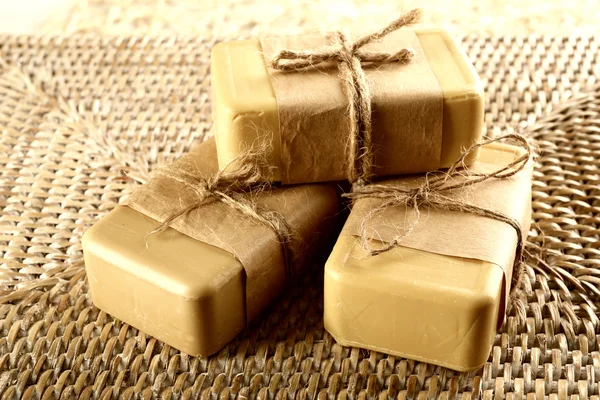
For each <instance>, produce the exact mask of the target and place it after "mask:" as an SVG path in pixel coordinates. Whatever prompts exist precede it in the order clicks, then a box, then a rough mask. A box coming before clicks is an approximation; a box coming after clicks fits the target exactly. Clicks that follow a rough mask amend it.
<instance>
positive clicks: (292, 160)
mask: <svg viewBox="0 0 600 400" xmlns="http://www.w3.org/2000/svg"><path fill="white" fill-rule="evenodd" d="M319 38H320V36H319ZM321 39H322V38H321ZM321 42H323V40H321ZM321 42H319V40H317V39H315V37H314V36H307V37H293V38H278V39H261V40H243V41H233V42H225V43H219V44H217V45H216V46H214V48H213V50H212V60H211V71H212V72H211V74H212V105H213V117H214V118H213V119H214V123H215V136H216V140H217V147H218V154H219V165H220V166H221V167H223V166H225V165H227V164H228V163H229V162H231V161H232V160H233V159H235V158H236V157H238V156H239V155H240V153H243V152H245V151H247V149H248V148H249V147H252V146H255V145H259V144H260V145H261V146H264V145H265V143H266V144H267V145H266V147H268V159H269V162H270V163H271V165H272V167H273V168H272V172H271V175H270V176H268V177H266V178H268V179H272V180H276V181H282V182H283V183H284V184H285V183H306V182H319V181H332V180H343V179H346V165H347V163H346V159H347V144H348V135H349V121H348V115H347V104H348V102H347V99H346V98H345V96H344V95H343V93H342V86H341V83H340V82H339V76H338V72H337V70H336V69H335V68H334V67H332V68H329V69H327V70H322V69H317V70H310V71H303V72H281V71H273V69H272V68H270V67H268V66H267V65H268V64H269V61H270V59H271V57H272V55H273V54H274V53H275V52H277V51H278V50H281V49H282V48H284V47H285V48H292V49H296V48H304V49H313V48H314V47H318V48H322V47H323V46H324V45H325V44H323V43H324V42H323V43H321ZM315 43H316V44H315ZM369 46H372V45H369ZM390 46H391V48H390ZM403 47H411V48H412V49H413V50H415V54H416V55H415V58H414V59H413V61H412V62H411V63H409V64H408V65H384V66H380V67H377V68H369V67H368V66H367V67H365V68H364V70H365V73H366V75H367V78H368V80H369V82H370V85H371V92H372V96H373V98H372V104H373V124H374V125H373V141H374V146H373V152H374V164H375V171H374V172H375V174H376V175H379V176H387V175H397V174H407V173H417V172H425V171H430V170H435V169H437V168H444V167H448V166H450V165H451V164H452V163H453V162H454V161H455V160H456V159H457V158H458V157H459V156H460V153H461V150H462V149H464V148H467V147H469V146H470V145H471V144H472V143H474V142H476V141H477V140H478V139H479V138H480V136H481V131H482V126H483V110H484V95H483V86H482V83H481V81H480V79H479V77H478V75H477V73H476V72H475V70H474V68H473V66H472V64H471V63H470V61H469V59H468V57H467V55H466V54H465V53H464V52H463V51H462V49H461V48H460V47H459V45H458V43H456V42H455V41H454V40H453V39H452V37H451V36H450V35H449V34H448V33H447V32H445V31H442V30H434V29H425V30H423V29H422V30H415V31H399V32H394V33H392V34H391V35H390V36H389V37H387V38H385V39H384V40H383V43H381V44H380V45H379V47H377V46H375V47H372V48H367V50H375V51H376V50H382V49H384V50H389V51H397V50H399V49H400V48H403ZM423 79H425V82H428V84H427V85H425V84H424V83H423V82H424V81H423ZM429 80H431V81H433V82H429ZM430 85H433V86H435V87H437V91H438V92H439V93H437V92H436V91H435V90H433V89H431V90H429V91H428V88H429V86H430ZM435 96H439V105H436V104H433V105H432V107H433V108H434V109H435V110H436V111H435V112H433V114H435V115H426V114H427V113H428V108H427V107H428V106H427V104H429V103H428V102H429V101H430V100H431V101H433V102H434V103H435V102H436V100H438V99H437V97H435ZM430 97H435V98H432V99H430ZM436 107H437V108H436ZM426 111H427V112H426ZM431 124H433V125H431ZM433 127H435V129H433ZM432 130H433V131H432ZM476 156H477V154H476V153H474V154H473V157H471V158H469V159H467V160H466V161H467V162H471V161H473V160H474V159H475V158H476Z"/></svg>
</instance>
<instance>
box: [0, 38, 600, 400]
mask: <svg viewBox="0 0 600 400" xmlns="http://www.w3.org/2000/svg"><path fill="white" fill-rule="evenodd" d="M463 45H464V47H465V49H466V50H467V51H468V53H469V54H470V56H471V58H472V60H473V62H474V64H475V65H476V68H477V69H478V71H479V73H480V74H481V76H482V78H483V79H484V84H485V86H486V88H487V97H488V102H487V107H486V112H487V113H486V130H487V133H488V134H498V133H501V132H510V131H513V130H522V129H524V128H525V127H526V126H528V127H529V128H528V130H529V134H531V135H535V136H536V138H537V139H538V145H539V147H540V151H541V154H542V156H541V157H540V159H539V160H538V163H537V167H536V172H535V177H534V179H535V182H534V199H533V200H534V201H533V207H534V214H533V217H534V222H535V224H534V227H533V229H532V232H531V235H530V241H531V243H532V244H534V245H538V246H540V247H543V249H544V251H543V252H541V253H540V256H541V258H542V259H543V260H545V261H546V262H547V263H548V264H550V266H551V268H550V270H556V271H562V272H561V273H562V274H563V275H562V277H561V279H557V278H556V276H554V275H553V274H551V273H548V272H544V270H542V269H540V268H538V266H536V265H535V264H533V263H532V264H530V265H528V267H527V276H526V279H525V283H524V286H523V292H522V294H521V302H520V303H519V304H518V305H519V307H516V308H515V309H514V310H513V312H512V314H511V315H510V316H509V318H508V321H507V323H506V324H505V326H504V328H503V330H502V331H501V332H500V333H499V334H498V335H497V337H496V341H495V345H494V348H493V350H492V352H491V354H490V357H489V360H488V362H487V363H486V364H485V366H484V367H483V368H482V369H481V370H479V371H476V372H472V373H464V374H459V373H456V372H453V371H450V370H446V369H443V368H439V367H434V366H431V365H427V364H422V363H417V362H414V361H411V360H406V359H401V358H398V357H392V356H387V355H385V354H380V353H376V352H367V351H363V350H359V349H353V348H346V347H342V346H340V345H338V344H336V343H335V341H334V340H333V339H332V338H331V336H330V335H328V334H327V333H326V332H325V331H324V330H323V325H322V289H321V288H322V266H315V267H314V268H313V269H312V270H311V272H310V273H309V274H307V275H306V276H305V278H304V280H303V281H302V282H301V283H299V284H298V285H297V286H296V287H295V288H294V289H293V290H292V291H291V293H289V294H288V295H286V296H285V297H283V298H282V299H281V300H280V301H278V302H277V304H275V305H274V306H273V307H272V309H270V310H269V311H268V312H266V313H265V315H264V316H263V317H262V318H259V320H258V321H256V322H255V323H254V324H253V325H252V326H250V327H249V328H248V329H246V330H245V331H244V332H243V333H242V334H241V335H240V336H239V337H238V338H237V339H236V340H234V342H232V343H231V344H230V345H229V346H227V347H226V348H225V349H223V351H221V352H220V353H219V354H218V355H216V356H214V357H211V358H209V359H202V358H193V357H189V356H187V355H184V354H181V353H179V352H177V351H175V350H174V349H172V348H170V347H169V346H166V345H163V344H162V343H160V342H158V341H156V340H155V339H153V338H151V337H148V336H147V335H145V334H143V333H141V332H139V331H137V330H136V329H133V328H131V327H129V326H127V325H124V324H122V323H121V322H120V321H116V320H114V319H113V318H112V317H110V316H109V315H106V314H105V313H103V312H101V311H99V310H98V309H96V308H95V307H93V306H92V304H91V302H90V300H89V298H88V296H87V283H86V280H85V272H84V270H83V265H82V251H81V244H80V237H81V234H82V233H83V232H84V231H85V229H86V228H88V227H89V226H91V224H93V223H94V221H96V220H97V219H98V218H99V217H100V216H101V215H103V214H104V213H106V212H107V211H108V210H110V209H112V208H113V207H114V206H115V205H116V204H117V203H118V202H119V201H120V200H122V199H123V198H124V197H125V196H127V195H128V193H130V191H131V190H132V189H134V188H135V187H136V186H137V185H139V184H140V183H141V182H144V181H145V180H146V179H147V177H148V175H149V172H150V171H151V169H152V166H153V165H155V164H156V163H158V162H163V161H170V160H172V159H174V158H175V157H177V156H178V155H180V154H182V153H183V152H184V151H186V149H187V148H189V146H190V144H191V142H192V141H194V140H200V139H202V138H203V137H205V135H207V134H208V131H209V129H210V104H209V101H210V100H209V97H208V93H209V80H208V77H209V71H208V69H209V68H208V62H209V51H210V46H211V42H210V41H206V40H202V39H199V38H178V39H176V38H170V37H162V38H160V37H154V38H148V37H125V38H99V37H94V36H88V35H79V36H71V37H26V36H25V37H11V36H3V37H0V54H1V60H2V64H1V65H0V132H1V134H0V207H1V212H0V255H1V257H2V260H1V265H0V291H1V292H0V398H6V399H11V398H26V399H30V398H31V399H33V398H43V399H52V398H64V399H69V398H77V397H79V398H102V399H104V398H107V399H108V398H115V399H116V398H125V399H132V398H144V399H146V398H165V399H176V398H184V399H187V398H198V397H199V398H202V399H207V400H208V399H213V400H216V399H221V400H225V399H238V398H239V399H261V400H267V399H280V400H283V399H299V400H302V399H318V400H333V399H340V400H344V399H360V400H363V399H364V400H367V399H379V400H385V399H395V398H398V399H404V398H418V399H428V398H436V397H440V398H464V399H468V398H478V397H480V396H482V397H483V398H494V396H496V397H498V398H503V397H506V398H524V397H526V398H544V397H546V398H559V399H565V398H581V399H583V398H588V397H592V398H599V394H600V393H599V390H598V383H597V380H598V379H600V335H599V333H600V320H599V318H598V305H599V304H600V303H598V302H597V301H596V300H595V299H594V298H590V297H589V296H588V295H586V294H584V292H582V291H581V290H579V289H576V285H583V286H585V287H586V288H587V289H588V291H592V292H593V291H594V290H597V287H598V286H600V285H599V283H600V273H599V271H600V240H599V235H600V189H599V183H600V87H598V86H597V85H596V77H597V76H600V70H599V65H600V63H599V62H598V61H599V60H598V58H599V57H600V56H599V55H598V54H599V51H598V50H599V41H598V39H596V38H594V37H577V38H575V37H574V38H551V37H541V36H531V37H476V36H468V37H466V38H465V39H464V41H463ZM584 88H587V90H589V92H586V93H587V94H586V93H583V94H581V93H580V92H583V89H584ZM568 98H572V99H571V100H567V99H568ZM565 101H566V102H565ZM553 108H554V111H552V112H551V110H552V109H553ZM558 268H560V269H558ZM545 271H548V269H547V268H546V269H545ZM565 281H566V282H568V283H567V284H564V283H563V282H565ZM571 281H572V282H571ZM565 285H566V286H568V287H569V288H570V289H571V290H570V291H566V290H564V288H565V287H566V286H565ZM519 312H522V313H524V315H525V317H524V318H521V317H519Z"/></svg>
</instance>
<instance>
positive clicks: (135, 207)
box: [82, 139, 341, 356]
mask: <svg viewBox="0 0 600 400" xmlns="http://www.w3.org/2000/svg"><path fill="white" fill-rule="evenodd" d="M175 167H176V169H177V170H182V171H185V172H186V173H187V174H193V175H195V176H198V177H201V178H207V177H209V176H212V175H213V174H214V173H215V172H216V171H217V169H218V167H217V154H216V147H215V142H214V140H213V139H209V140H208V141H206V142H204V143H201V144H199V145H197V146H196V147H194V148H193V149H192V150H191V151H190V152H189V153H188V154H186V155H185V156H183V157H182V158H180V159H179V160H177V161H176V164H175ZM253 200H255V201H256V203H257V204H259V205H260V206H261V207H263V208H264V209H266V210H270V211H273V212H277V213H279V214H280V215H281V216H283V218H285V220H286V221H287V223H288V224H289V225H290V226H291V227H292V230H293V233H294V237H293V239H292V242H291V245H292V246H293V250H294V256H295V257H294V261H295V263H294V264H293V265H292V271H290V268H288V267H290V265H286V262H285V254H284V251H283V247H282V243H281V242H280V241H279V240H278V236H277V235H276V234H275V232H274V231H273V230H272V229H270V228H268V227H266V226H265V225H262V224H260V223H258V222H257V221H255V220H253V219H252V218H251V217H248V216H246V215H243V214H242V213H241V212H240V211H238V210H237V209H234V208H232V207H230V206H228V205H226V204H224V203H223V202H220V201H213V202H206V204H203V205H202V206H200V207H198V208H196V209H194V210H192V211H190V212H189V213H187V214H186V215H185V216H183V217H182V218H179V219H177V220H175V221H174V222H173V223H172V224H171V225H170V226H169V227H168V228H167V229H166V230H164V231H162V232H159V233H155V234H151V235H150V234H149V233H150V232H152V231H153V230H154V229H156V228H157V227H158V226H159V225H160V222H159V221H165V220H166V219H167V218H168V217H169V216H170V215H172V214H173V213H174V212H176V211H177V210H180V209H183V208H185V207H187V206H189V205H190V204H193V203H194V201H197V193H196V192H195V190H194V188H193V187H190V186H189V185H185V184H183V183H182V182H181V181H179V180H177V179H172V178H167V177H161V176H160V175H157V176H156V177H155V178H153V179H152V180H151V181H150V182H148V183H147V184H146V185H144V186H142V187H140V188H138V190H137V191H135V192H134V193H133V194H132V195H131V197H130V198H129V200H128V201H127V202H126V203H125V204H122V205H118V206H117V207H116V208H115V209H114V210H113V211H111V212H110V213H108V214H107V215H106V216H104V217H103V218H102V219H101V220H100V221H98V222H97V223H96V224H95V225H94V226H92V227H91V228H90V229H89V230H88V231H87V232H86V233H85V234H84V236H83V239H82V241H83V250H84V256H85V264H86V270H87V274H88V281H89V285H90V293H91V297H92V300H93V302H94V304H95V305H96V306H97V307H98V308H100V309H102V310H104V311H106V312H108V313H109V314H111V315H113V316H114V317H116V318H118V319H120V320H122V321H124V322H126V323H128V324H130V325H131V326H133V327H135V328H138V329H140V330H142V331H144V332H146V333H148V334H150V335H152V336H154V337H156V338H157V339H160V340H162V341H164V342H165V343H167V344H169V345H171V346H173V347H175V348H177V349H179V350H181V351H183V352H185V353H187V354H190V355H205V356H206V355H210V354H213V353H215V352H217V351H219V350H220V349H221V348H222V347H223V346H224V345H225V344H226V343H227V342H229V341H230V340H231V339H233V338H234V337H235V336H236V335H237V334H238V333H239V332H240V331H241V330H242V329H243V328H244V327H245V326H246V324H247V323H248V322H249V321H250V320H252V319H253V318H254V317H256V316H257V315H258V314H259V313H260V312H261V311H262V310H263V309H264V308H265V307H266V306H267V305H269V304H270V303H271V302H272V301H273V300H274V299H275V298H276V297H277V296H279V295H280V294H281V293H282V291H283V289H284V288H285V287H286V284H287V283H289V281H290V279H292V278H293V276H296V275H295V274H299V273H301V272H302V269H303V268H305V267H306V266H307V265H310V264H309V263H310V262H311V258H312V257H313V256H315V255H317V254H319V253H320V252H323V251H328V250H330V249H331V248H330V247H328V246H330V245H332V244H333V243H334V242H335V237H336V236H337V233H339V230H337V229H338V227H339V225H341V224H340V223H339V211H340V207H339V193H338V188H337V186H336V185H335V184H312V185H300V186H289V187H285V188H280V189H277V188H275V189H272V190H270V191H265V192H261V193H260V194H258V195H256V196H255V198H253ZM326 254H327V253H325V255H326Z"/></svg>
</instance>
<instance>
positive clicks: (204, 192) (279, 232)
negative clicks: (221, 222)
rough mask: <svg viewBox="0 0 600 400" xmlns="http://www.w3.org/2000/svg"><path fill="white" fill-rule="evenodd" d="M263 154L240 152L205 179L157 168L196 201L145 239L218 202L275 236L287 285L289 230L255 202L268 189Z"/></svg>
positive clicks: (290, 249) (276, 214) (289, 275)
mask: <svg viewBox="0 0 600 400" xmlns="http://www.w3.org/2000/svg"><path fill="white" fill-rule="evenodd" d="M264 154H265V152H264V151H263V150H262V149H261V150H257V151H256V152H246V153H243V154H242V155H241V156H239V157H237V158H235V159H234V160H233V161H231V162H230V163H229V164H228V165H227V166H225V167H224V168H222V169H220V170H219V171H218V172H217V173H215V174H214V175H212V176H210V177H208V178H204V177H201V176H198V175H196V174H193V173H190V172H189V171H186V170H184V169H180V168H176V167H175V166H174V165H173V164H168V165H161V166H159V167H157V168H156V169H155V171H154V173H155V174H156V175H157V176H160V177H163V178H167V179H172V180H175V181H177V182H179V183H181V184H183V185H184V186H186V187H187V188H189V189H191V190H192V191H193V192H194V193H195V196H196V198H195V200H194V202H193V203H191V204H189V205H187V206H186V207H183V208H181V209H179V210H177V211H175V212H173V213H171V214H170V215H169V216H168V217H167V218H166V219H165V220H164V221H163V222H162V223H161V224H160V225H159V226H158V227H156V228H155V229H154V230H152V231H151V232H150V233H149V234H148V236H151V235H155V234H158V233H160V232H163V231H165V230H166V229H167V228H169V227H170V226H172V225H173V223H175V221H177V220H179V219H181V218H184V217H185V216H186V215H188V214H189V213H191V212H193V211H194V210H197V209H198V208H200V207H203V206H205V205H207V204H210V203H213V202H221V203H223V204H225V205H227V206H229V207H231V208H232V209H234V210H237V211H238V212H240V213H241V214H242V215H245V216H247V217H249V218H251V219H253V220H254V221H256V222H257V223H259V224H261V225H263V226H266V227H267V228H269V229H270V230H271V231H273V232H274V233H275V235H276V236H277V240H278V242H279V243H280V244H281V252H282V256H283V261H284V266H285V274H286V279H287V281H288V282H289V281H290V280H291V278H292V276H293V271H294V269H293V264H294V261H295V252H294V247H293V241H294V232H293V229H292V227H291V225H290V224H289V223H288V222H287V220H286V219H285V217H284V216H283V215H282V214H281V213H279V212H277V211H273V210H270V209H267V208H266V207H264V206H262V205H260V204H258V203H257V202H256V201H255V197H256V196H257V195H258V194H260V193H264V192H267V191H269V190H270V189H271V183H270V182H264V180H263V178H262V177H263V176H264V174H263V173H262V171H263V170H264V168H266V167H267V165H268V164H267V163H266V161H265V160H264ZM234 166H235V167H234Z"/></svg>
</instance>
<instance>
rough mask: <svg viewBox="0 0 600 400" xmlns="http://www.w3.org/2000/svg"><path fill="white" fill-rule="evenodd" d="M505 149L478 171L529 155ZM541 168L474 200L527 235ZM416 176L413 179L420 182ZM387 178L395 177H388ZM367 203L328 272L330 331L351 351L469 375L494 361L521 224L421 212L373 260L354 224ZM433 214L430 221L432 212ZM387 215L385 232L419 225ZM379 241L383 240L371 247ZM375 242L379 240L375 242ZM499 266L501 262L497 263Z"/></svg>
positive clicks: (494, 150)
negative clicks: (495, 203) (493, 202)
mask: <svg viewBox="0 0 600 400" xmlns="http://www.w3.org/2000/svg"><path fill="white" fill-rule="evenodd" d="M520 150H521V149H520V148H518V147H515V146H510V145H505V144H490V145H486V146H485V147H484V148H483V149H482V150H481V153H480V159H479V160H478V161H477V162H476V163H475V164H473V166H472V168H473V170H475V171H479V172H482V171H483V170H478V168H483V167H485V168H487V169H485V171H487V172H489V170H490V167H491V168H492V169H496V167H497V166H499V165H502V166H504V165H506V164H508V163H509V162H511V161H513V160H514V159H515V158H516V157H518V156H521V155H522V154H523V152H522V151H520ZM531 173H532V169H531V163H529V164H528V166H527V167H526V169H525V170H523V171H521V172H519V173H518V174H517V175H516V176H514V177H512V178H510V179H505V180H496V181H486V182H484V183H479V184H478V185H477V187H476V188H474V189H473V191H472V192H468V194H465V196H466V198H468V199H470V200H472V201H473V202H475V201H477V202H479V204H483V205H485V204H489V203H490V201H489V200H490V199H492V198H493V197H494V196H495V195H497V197H499V198H502V199H503V200H502V203H503V205H502V206H501V210H499V209H498V208H496V210H497V211H501V212H503V213H505V214H508V215H510V216H512V217H513V218H514V219H515V220H517V221H519V223H520V226H521V227H522V231H523V232H524V233H525V237H526V234H527V232H528V230H529V224H530V210H531ZM415 179H418V178H415V177H411V178H405V179H404V180H402V181H400V180H399V181H397V182H399V183H400V182H402V184H410V182H411V181H414V180H415ZM384 182H385V181H384ZM364 201H367V200H358V201H356V203H355V205H354V209H353V210H352V212H351V213H350V216H349V218H348V221H347V222H346V225H345V227H344V230H343V231H342V234H341V235H340V237H339V239H338V241H337V243H336V245H335V246H334V249H333V251H332V253H331V255H330V257H329V259H328V261H327V263H326V266H325V289H324V290H325V300H324V302H325V303H324V307H325V311H324V325H325V328H326V329H327V331H329V332H330V333H331V335H332V336H333V337H334V338H335V339H336V340H337V341H338V342H339V343H341V344H342V345H346V346H355V347H361V348H365V349H369V350H376V351H381V352H384V353H389V354H394V355H398V356H403V357H408V358H411V359H415V360H418V361H424V362H428V363H432V364H437V365H441V366H444V367H449V368H452V369H455V370H459V371H469V370H473V369H476V368H478V367H480V366H481V365H482V364H483V363H484V362H485V361H486V360H487V358H488V355H489V352H490V349H491V347H492V344H493V340H494V336H495V334H496V331H497V330H498V329H499V328H500V327H501V325H502V323H503V321H504V310H505V307H506V301H507V293H508V290H509V289H510V283H511V274H512V269H513V263H514V258H515V251H516V243H517V235H516V231H515V229H514V228H513V227H511V226H509V225H508V224H505V223H503V222H499V221H494V220H491V219H487V218H484V217H479V216H475V215H471V214H466V213H458V212H448V211H445V212H444V211H439V210H436V209H435V208H430V209H427V210H421V213H422V218H421V219H420V220H419V222H418V224H417V225H416V226H415V227H414V228H413V229H412V231H411V232H410V233H408V234H407V236H406V238H405V239H403V240H402V241H401V242H400V245H398V246H396V247H394V248H392V249H391V250H389V251H387V252H383V253H381V254H377V255H372V256H371V255H369V254H368V253H367V252H366V250H365V249H364V248H363V245H362V243H361V241H360V238H359V237H358V235H356V234H355V231H354V232H351V231H349V230H348V229H347V228H348V226H350V225H354V226H356V225H357V224H360V222H361V221H362V220H361V216H360V215H357V214H356V212H355V211H357V207H359V208H360V207H361V206H363V205H364V204H361V202H364ZM425 215H426V216H425ZM410 218H411V214H410V213H409V211H408V210H407V211H406V212H405V213H402V214H399V215H397V216H396V217H395V218H394V219H392V218H390V217H389V216H382V220H381V221H380V223H381V224H382V227H381V229H380V230H379V232H378V234H381V235H382V236H385V235H386V232H385V227H384V226H383V225H384V224H386V225H387V226H389V225H391V224H394V223H398V224H399V225H401V224H403V223H406V221H408V220H410ZM375 240H376V235H374V236H373V237H371V241H375ZM371 243H373V242H371ZM492 259H493V260H494V261H493V262H491V261H489V260H492Z"/></svg>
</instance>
